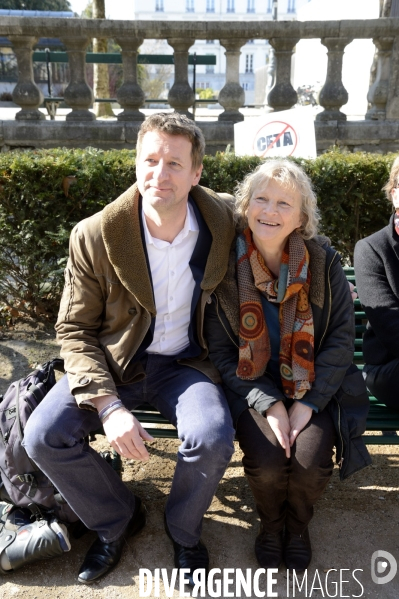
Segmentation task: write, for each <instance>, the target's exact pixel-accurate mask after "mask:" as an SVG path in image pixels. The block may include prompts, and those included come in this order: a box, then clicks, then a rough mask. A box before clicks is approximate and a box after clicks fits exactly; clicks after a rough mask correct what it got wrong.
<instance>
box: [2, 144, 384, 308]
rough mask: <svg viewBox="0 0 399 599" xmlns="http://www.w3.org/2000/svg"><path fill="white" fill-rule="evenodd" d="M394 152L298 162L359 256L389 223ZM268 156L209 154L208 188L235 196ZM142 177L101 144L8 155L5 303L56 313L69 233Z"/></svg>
mask: <svg viewBox="0 0 399 599" xmlns="http://www.w3.org/2000/svg"><path fill="white" fill-rule="evenodd" d="M393 158H394V156H393V155H386V156H382V155H378V154H365V153H355V154H349V153H347V154H346V153H343V152H341V151H338V150H332V151H330V152H328V153H326V154H323V155H322V156H320V157H318V158H317V159H316V160H298V159H297V160H296V162H298V163H299V164H301V165H302V166H303V167H304V169H305V170H306V172H307V173H308V175H309V176H310V178H311V179H312V181H313V184H314V187H315V190H316V193H317V196H318V202H319V206H320V209H321V214H322V232H323V233H325V234H326V235H328V236H329V237H330V238H331V240H332V243H333V244H334V245H335V247H336V248H337V249H338V250H339V251H340V252H341V253H342V255H343V256H344V258H345V259H346V260H348V261H349V262H350V261H351V258H352V255H353V249H354V245H355V243H356V241H357V240H358V239H360V238H361V237H365V236H367V235H370V234H371V233H373V232H374V231H376V230H378V229H380V228H381V227H383V226H384V225H385V224H386V222H387V220H388V218H389V215H390V213H391V206H390V204H389V203H388V202H387V200H386V199H385V196H384V194H383V192H382V191H381V189H382V187H383V185H384V184H385V182H386V181H387V180H388V177H389V171H390V168H391V165H392V161H393ZM260 162H261V161H260V159H259V158H256V157H250V156H247V157H242V158H239V157H237V156H235V155H234V154H233V153H230V152H227V153H219V154H217V155H216V156H206V157H205V159H204V169H203V173H202V178H201V181H200V183H201V185H204V186H206V187H210V188H211V189H214V190H215V191H217V192H218V191H220V192H228V193H233V191H234V188H235V186H236V184H237V182H239V181H241V180H242V179H243V177H244V176H245V175H246V174H247V173H249V172H251V171H252V170H253V169H254V168H256V166H257V165H258V164H260ZM135 180H136V175H135V152H134V151H132V150H110V151H102V150H98V149H95V148H86V149H85V150H80V149H74V150H70V149H65V148H59V149H51V150H38V151H27V152H8V153H3V154H0V302H3V303H6V304H7V305H10V306H14V307H16V308H17V309H18V310H19V311H22V312H27V313H30V314H33V313H36V314H37V313H52V312H53V313H55V312H56V310H57V306H58V302H59V297H60V293H61V290H62V285H63V268H64V265H65V262H66V257H67V253H68V237H69V232H70V230H71V229H72V227H73V226H74V225H75V224H76V223H77V222H78V221H80V220H81V219H83V218H86V217H87V216H90V215H91V214H94V213H95V212H97V211H98V210H101V209H102V208H103V207H104V206H105V205H106V204H107V203H109V202H111V201H113V200H114V199H116V198H117V197H118V196H119V195H120V194H121V193H122V192H123V191H125V190H126V189H127V188H128V187H130V185H132V184H133V183H134V182H135Z"/></svg>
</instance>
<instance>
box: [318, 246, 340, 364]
mask: <svg viewBox="0 0 399 599" xmlns="http://www.w3.org/2000/svg"><path fill="white" fill-rule="evenodd" d="M337 255H338V252H335V254H334V256H333V258H332V260H331V262H330V265H329V267H328V273H327V280H328V292H329V300H330V304H329V308H328V318H327V321H326V328H325V330H324V333H323V336H322V338H321V339H320V343H319V347H318V348H317V352H316V353H318V352H319V349H320V348H321V345H322V343H323V341H324V337H325V336H326V333H327V329H328V323H329V321H330V315H331V304H332V298H331V283H330V270H331V266H332V265H333V262H334V260H335V257H336V256H337Z"/></svg>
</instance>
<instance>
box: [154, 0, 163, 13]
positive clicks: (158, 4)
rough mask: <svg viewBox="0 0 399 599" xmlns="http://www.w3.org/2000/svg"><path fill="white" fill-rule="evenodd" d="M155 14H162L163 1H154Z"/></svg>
mask: <svg viewBox="0 0 399 599" xmlns="http://www.w3.org/2000/svg"><path fill="white" fill-rule="evenodd" d="M155 12H163V0H155Z"/></svg>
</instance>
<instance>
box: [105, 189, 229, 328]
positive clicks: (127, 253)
mask: <svg viewBox="0 0 399 599" xmlns="http://www.w3.org/2000/svg"><path fill="white" fill-rule="evenodd" d="M139 196H140V194H139V190H138V188H137V184H136V183H135V184H134V185H132V187H130V188H129V189H128V190H127V191H125V192H124V193H123V194H122V195H121V196H119V198H118V199H117V200H115V201H114V202H112V203H111V204H109V205H108V206H106V207H105V208H104V210H103V212H102V218H101V232H102V236H103V239H104V244H105V248H106V251H107V254H108V258H109V260H110V262H111V264H112V265H113V267H114V268H115V271H116V273H117V275H118V277H119V279H120V281H121V283H122V284H123V285H124V286H125V287H126V289H128V290H129V291H130V293H132V294H133V295H134V296H135V298H136V299H137V301H138V302H139V303H140V304H141V305H142V306H143V307H144V308H145V309H146V310H148V312H150V313H151V314H152V316H155V315H156V308H155V301H154V294H153V290H152V285H151V279H150V276H149V273H148V269H147V262H146V257H145V252H144V248H143V241H142V237H141V232H140V211H139V204H140V202H139ZM191 196H192V198H193V200H194V201H195V203H196V205H197V207H198V209H199V211H200V212H201V215H202V217H203V219H204V221H205V223H206V224H207V226H208V228H209V230H210V232H211V235H212V245H211V248H210V251H209V256H208V260H207V263H206V268H205V273H204V277H203V280H202V282H201V288H202V289H204V290H213V289H214V288H215V287H216V285H218V283H219V282H220V281H221V280H222V279H223V277H224V275H225V273H226V269H227V262H228V255H229V249H230V244H231V241H232V239H233V238H234V224H233V216H232V212H231V208H229V206H228V205H227V203H226V202H224V201H223V200H221V199H220V198H219V197H218V196H217V195H216V194H215V193H214V192H212V191H211V190H208V189H205V188H203V187H200V186H199V185H197V186H195V187H193V189H192V190H191Z"/></svg>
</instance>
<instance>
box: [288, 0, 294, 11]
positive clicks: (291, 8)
mask: <svg viewBox="0 0 399 599" xmlns="http://www.w3.org/2000/svg"><path fill="white" fill-rule="evenodd" d="M287 12H290V13H295V12H296V8H295V0H288V6H287Z"/></svg>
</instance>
